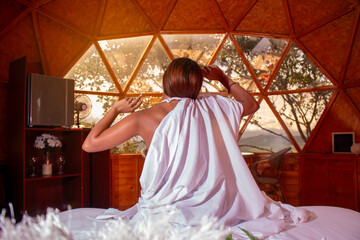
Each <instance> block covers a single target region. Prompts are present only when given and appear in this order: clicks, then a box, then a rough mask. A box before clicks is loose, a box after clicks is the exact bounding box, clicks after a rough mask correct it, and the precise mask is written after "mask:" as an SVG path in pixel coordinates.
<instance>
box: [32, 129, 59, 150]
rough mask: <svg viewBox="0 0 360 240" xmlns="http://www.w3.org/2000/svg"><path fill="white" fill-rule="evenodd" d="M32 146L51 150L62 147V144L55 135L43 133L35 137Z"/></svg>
mask: <svg viewBox="0 0 360 240" xmlns="http://www.w3.org/2000/svg"><path fill="white" fill-rule="evenodd" d="M34 147H35V148H37V149H41V150H52V149H54V148H60V147H62V144H61V142H60V141H59V139H58V138H57V137H55V136H53V135H51V134H48V133H43V134H42V135H41V136H38V137H36V139H35V142H34Z"/></svg>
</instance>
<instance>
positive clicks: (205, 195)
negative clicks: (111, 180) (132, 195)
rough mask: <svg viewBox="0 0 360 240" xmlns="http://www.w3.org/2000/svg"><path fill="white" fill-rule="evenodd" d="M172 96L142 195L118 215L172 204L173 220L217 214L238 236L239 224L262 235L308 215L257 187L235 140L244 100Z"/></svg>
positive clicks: (145, 173)
mask: <svg viewBox="0 0 360 240" xmlns="http://www.w3.org/2000/svg"><path fill="white" fill-rule="evenodd" d="M172 100H180V101H179V102H178V104H177V105H176V107H175V108H174V109H173V110H172V111H171V112H169V113H168V114H167V115H166V116H165V118H164V119H163V120H162V122H161V123H160V125H159V126H158V128H157V129H156V131H155V134H154V136H153V139H152V142H151V145H150V147H149V150H148V153H147V156H146V159H145V164H144V168H143V171H142V174H141V178H140V183H141V187H142V191H141V198H140V199H139V202H138V204H136V205H135V206H134V207H132V208H130V209H128V210H126V211H119V212H118V213H117V214H116V215H117V216H121V217H122V218H126V219H130V222H134V221H137V220H139V219H141V218H142V217H143V216H144V214H147V212H148V211H147V210H148V209H161V208H162V207H166V206H168V205H172V206H174V207H175V208H176V209H177V212H178V213H177V215H176V216H177V217H176V218H175V219H173V221H174V223H177V224H184V225H186V224H197V223H199V222H200V220H201V219H202V217H203V216H204V215H207V216H214V217H216V218H218V220H219V222H220V223H221V224H224V225H225V226H230V227H232V230H233V233H234V236H236V233H239V234H240V233H242V231H241V230H240V229H239V228H238V226H240V227H242V228H245V229H246V230H248V231H250V232H252V233H253V234H254V235H257V236H259V237H264V236H269V235H271V234H273V233H276V232H280V231H281V230H282V229H283V228H284V227H285V226H286V225H287V224H288V223H290V222H293V221H295V222H301V221H304V220H306V217H307V214H306V213H304V212H302V211H301V210H300V209H297V208H295V207H292V206H290V205H286V204H280V203H278V202H274V201H272V200H271V199H270V198H268V197H267V196H266V195H265V194H264V193H263V192H261V191H260V190H259V188H258V186H257V184H256V182H255V180H254V179H253V177H252V175H251V172H250V171H249V169H248V166H247V165H246V162H245V160H244V158H243V157H242V155H241V152H240V150H239V147H238V145H237V141H236V140H237V133H238V130H239V127H240V121H241V115H242V112H243V106H242V105H241V103H239V102H236V101H233V100H230V99H228V98H225V97H222V96H218V95H203V96H199V97H198V99H197V100H192V99H189V98H182V99H179V98H170V99H167V100H166V101H172ZM110 212H112V211H111V210H110ZM110 212H105V213H104V215H101V216H98V218H99V219H101V218H106V216H110V215H111V214H110ZM112 213H114V212H112ZM107 214H110V215H107ZM291 219H293V221H291Z"/></svg>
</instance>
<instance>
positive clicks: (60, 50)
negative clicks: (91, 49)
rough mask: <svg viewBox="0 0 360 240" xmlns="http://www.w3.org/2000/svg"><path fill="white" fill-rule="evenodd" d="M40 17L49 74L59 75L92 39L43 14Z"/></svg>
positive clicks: (40, 30) (41, 34)
mask: <svg viewBox="0 0 360 240" xmlns="http://www.w3.org/2000/svg"><path fill="white" fill-rule="evenodd" d="M38 19H39V32H40V36H41V42H42V44H43V49H44V50H43V51H44V55H45V57H46V66H47V74H48V75H53V76H59V75H60V73H61V72H62V70H63V69H64V68H66V66H67V64H69V59H73V58H74V57H75V56H77V55H78V53H79V51H80V50H81V49H83V48H84V47H85V46H86V45H87V44H88V43H89V42H90V40H89V39H86V38H84V37H83V36H81V35H79V34H77V33H76V32H74V31H72V30H71V29H69V28H66V27H65V26H63V25H61V24H59V23H57V22H55V21H53V20H52V19H50V18H48V17H46V16H44V15H42V14H38ZM59 56H60V57H59Z"/></svg>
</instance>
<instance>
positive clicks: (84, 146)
mask: <svg viewBox="0 0 360 240" xmlns="http://www.w3.org/2000/svg"><path fill="white" fill-rule="evenodd" d="M81 148H82V150H84V151H85V152H88V153H91V152H94V150H93V148H92V147H91V145H90V144H89V142H88V141H86V140H85V142H84V143H83V144H82V146H81Z"/></svg>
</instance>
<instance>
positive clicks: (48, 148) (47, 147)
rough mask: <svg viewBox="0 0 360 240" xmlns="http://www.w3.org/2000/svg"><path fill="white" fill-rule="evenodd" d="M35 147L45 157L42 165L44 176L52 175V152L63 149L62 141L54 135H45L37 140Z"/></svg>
mask: <svg viewBox="0 0 360 240" xmlns="http://www.w3.org/2000/svg"><path fill="white" fill-rule="evenodd" d="M34 147H35V148H37V149H39V150H40V151H41V152H42V154H44V155H45V162H44V163H43V165H42V174H43V175H44V176H51V175H52V163H51V159H50V154H51V152H54V151H56V150H57V149H59V148H61V147H62V143H61V142H60V140H59V139H58V138H57V137H55V136H54V135H51V134H48V133H43V134H41V135H40V136H37V137H36V139H35V143H34Z"/></svg>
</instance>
